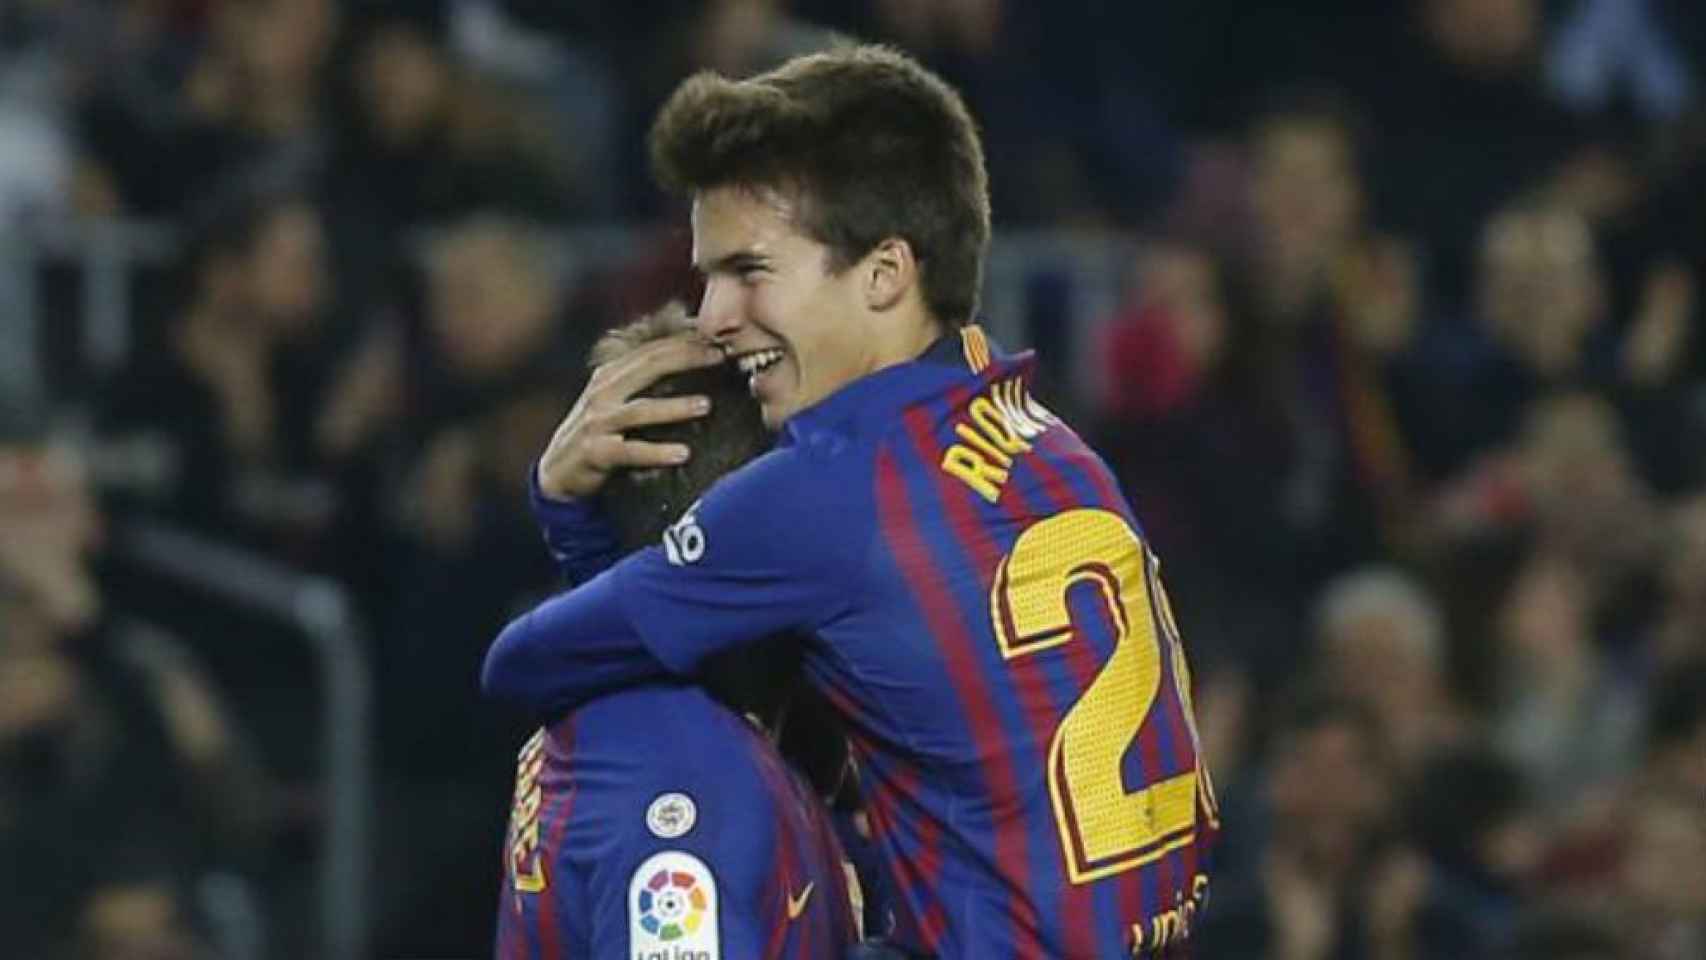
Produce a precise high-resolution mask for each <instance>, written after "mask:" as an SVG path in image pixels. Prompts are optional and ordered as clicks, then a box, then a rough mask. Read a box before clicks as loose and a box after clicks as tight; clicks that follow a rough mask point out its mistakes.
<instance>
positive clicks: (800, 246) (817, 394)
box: [693, 187, 881, 429]
mask: <svg viewBox="0 0 1706 960" xmlns="http://www.w3.org/2000/svg"><path fill="white" fill-rule="evenodd" d="M792 214H793V205H792V203H791V202H790V201H789V200H788V199H786V198H784V197H782V196H780V195H778V194H777V193H775V192H774V191H767V190H753V189H748V188H742V187H719V188H717V189H714V190H706V191H703V192H701V193H700V194H699V195H698V196H697V197H696V198H695V199H694V202H693V263H694V265H695V267H697V268H698V269H699V270H700V271H701V272H702V273H703V274H704V275H705V297H704V299H703V300H702V301H701V302H700V304H699V316H698V320H697V323H698V327H699V331H700V332H701V333H703V334H704V335H705V336H707V337H709V338H710V339H711V340H712V341H714V342H715V343H717V344H718V345H719V346H721V347H722V348H723V350H724V351H725V352H726V353H728V354H729V356H731V357H733V358H734V359H735V361H736V362H737V363H738V364H740V367H741V370H742V371H743V372H745V373H747V374H748V381H747V382H748V385H749V387H750V389H751V390H752V395H753V396H754V397H755V398H757V400H758V404H759V407H760V409H762V411H763V413H764V422H765V424H766V425H767V426H769V427H771V428H772V429H774V428H776V427H779V426H781V424H782V422H783V421H784V420H786V419H788V418H789V417H791V416H793V415H794V414H795V413H798V412H799V411H801V410H804V409H805V408H807V407H809V406H811V405H813V404H815V403H817V402H818V401H819V400H822V399H823V398H825V397H827V396H829V395H830V394H831V393H834V392H835V391H836V390H838V389H840V388H841V387H843V386H845V385H846V384H848V383H850V382H852V381H854V380H857V379H858V378H860V377H862V376H864V375H866V374H868V373H871V372H872V371H874V370H876V369H878V367H879V366H881V364H880V363H879V359H878V358H879V354H878V351H877V347H878V344H877V342H876V341H877V339H879V338H877V337H874V336H873V335H872V334H873V331H872V330H871V329H870V328H869V324H867V323H866V322H865V319H866V315H865V311H864V310H863V299H862V296H861V294H860V291H859V288H858V286H857V282H856V277H857V275H858V273H859V271H857V270H843V271H840V272H839V273H832V272H831V271H830V269H829V266H830V251H829V248H828V247H825V246H824V245H823V244H821V243H818V242H817V241H815V240H812V239H811V238H809V237H807V236H806V235H805V234H803V233H801V232H800V231H799V229H798V228H796V227H795V226H794V222H793V216H792Z"/></svg>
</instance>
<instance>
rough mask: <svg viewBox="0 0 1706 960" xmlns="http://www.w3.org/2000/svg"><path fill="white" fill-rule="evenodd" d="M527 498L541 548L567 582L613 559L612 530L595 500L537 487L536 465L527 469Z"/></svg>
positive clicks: (596, 571) (596, 572) (590, 573)
mask: <svg viewBox="0 0 1706 960" xmlns="http://www.w3.org/2000/svg"><path fill="white" fill-rule="evenodd" d="M527 502H528V505H529V506H530V507H532V509H533V518H534V519H535V520H536V521H538V523H539V532H540V534H541V536H543V537H544V540H545V549H546V550H547V551H548V552H549V553H550V554H551V560H552V562H553V563H555V564H556V565H557V572H558V573H559V574H561V575H562V577H563V581H564V582H565V583H566V584H568V585H569V586H574V585H576V584H580V583H585V582H587V581H588V580H591V579H592V578H593V577H595V576H597V575H599V574H600V573H603V572H604V571H605V570H608V569H610V567H611V566H612V565H613V564H615V563H616V560H617V558H618V557H619V556H620V551H619V550H618V545H617V540H616V531H615V529H614V528H612V527H611V525H610V521H609V519H608V518H606V517H605V516H604V512H603V511H602V510H600V509H599V505H598V502H597V501H596V500H591V499H585V498H579V497H576V498H570V499H567V500H557V499H554V498H552V497H550V496H547V495H546V493H545V491H544V490H542V489H540V487H539V468H538V465H537V464H536V465H534V466H532V467H529V468H528V470H527Z"/></svg>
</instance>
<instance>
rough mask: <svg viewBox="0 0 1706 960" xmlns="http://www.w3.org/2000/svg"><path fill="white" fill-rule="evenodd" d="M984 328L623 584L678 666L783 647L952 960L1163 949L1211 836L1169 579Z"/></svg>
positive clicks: (636, 567)
mask: <svg viewBox="0 0 1706 960" xmlns="http://www.w3.org/2000/svg"><path fill="white" fill-rule="evenodd" d="M1032 366H1033V359H1032V358H1031V357H1030V356H1029V355H1021V356H1018V357H1004V356H998V355H996V354H995V353H994V352H993V351H992V350H991V349H990V347H989V345H988V342H987V341H986V340H985V339H984V337H983V335H982V334H981V332H980V331H979V330H978V329H977V328H976V327H971V328H968V329H966V330H965V331H963V332H962V334H961V335H960V336H957V337H952V338H945V339H944V340H942V341H940V342H939V343H938V344H937V345H936V346H935V347H933V348H932V349H931V351H929V352H928V353H927V354H926V355H925V356H923V357H922V358H920V359H919V360H917V361H915V362H912V363H907V364H902V365H899V366H895V367H890V368H887V369H884V370H881V371H879V372H877V373H875V374H872V375H871V376H868V377H865V378H863V379H860V380H858V381H855V382H854V383H852V384H850V385H848V386H847V387H845V388H843V389H842V390H841V391H839V392H837V393H836V394H834V395H832V396H830V397H829V398H827V399H826V400H824V401H823V402H821V403H820V404H818V405H816V406H814V407H812V408H810V409H808V410H805V411H803V412H801V413H799V414H797V415H796V416H795V417H793V418H791V419H790V420H789V421H788V423H787V424H786V425H785V427H784V431H783V436H782V438H781V440H780V442H779V444H778V447H777V449H776V450H774V451H772V452H771V453H769V454H767V455H765V456H764V457H761V458H760V459H758V460H757V461H754V462H753V463H752V464H749V465H748V466H747V467H745V468H743V469H741V470H739V471H737V472H735V473H733V474H731V475H729V476H728V477H725V478H724V479H723V480H722V481H721V482H720V483H718V484H717V485H716V486H715V487H713V488H712V489H711V490H710V492H709V493H708V494H707V496H706V497H705V498H704V499H703V500H702V501H701V502H700V503H699V504H697V505H696V506H695V507H694V509H692V510H690V511H689V512H688V513H687V514H686V515H685V516H684V517H683V518H682V519H681V521H680V522H679V523H677V524H676V526H675V527H674V528H673V529H672V530H671V531H670V532H669V534H668V535H666V537H665V542H664V544H663V545H662V547H661V548H657V549H650V550H646V551H642V552H640V553H638V554H635V555H632V556H630V557H628V558H626V559H625V560H624V561H622V562H621V563H619V564H618V565H617V566H616V567H615V568H614V569H613V570H612V571H611V572H610V574H609V576H610V577H611V580H610V582H609V584H608V585H607V587H606V589H609V590H610V592H611V593H612V595H613V596H614V597H615V598H616V600H615V601H614V602H615V604H616V605H618V606H619V607H620V610H621V614H622V618H623V619H625V620H626V621H627V623H629V624H631V625H632V628H633V629H634V630H635V631H636V632H637V633H638V635H639V636H640V638H641V639H642V640H643V642H644V643H645V645H646V647H647V648H648V649H649V650H650V652H651V654H652V655H653V656H655V657H656V658H657V659H658V660H659V661H661V662H662V663H663V664H664V665H665V666H666V667H667V668H669V669H670V670H671V671H673V672H676V673H679V674H689V673H691V672H692V671H693V670H694V669H695V668H696V667H697V666H698V665H699V664H700V663H701V662H703V660H704V659H705V658H706V657H708V656H710V655H711V654H713V653H716V652H718V651H720V650H723V649H726V648H729V647H732V646H736V645H739V644H741V643H743V642H745V641H749V640H751V639H752V638H755V637H760V636H767V635H770V634H772V633H774V632H776V631H778V630H780V629H784V628H794V629H803V630H807V631H811V632H812V633H814V634H815V636H816V640H815V642H814V643H813V645H812V647H811V648H810V649H809V651H808V653H807V658H806V669H807V672H808V675H809V677H810V678H811V680H812V681H813V682H814V683H815V684H816V685H817V686H818V687H819V688H820V689H822V690H823V692H824V693H825V695H826V696H827V697H828V698H829V699H830V700H831V701H832V702H833V703H834V704H835V705H836V707H837V709H838V710H839V711H840V712H841V713H842V714H843V715H844V718H845V719H846V720H847V722H848V726H849V734H850V739H851V743H852V748H853V751H854V755H855V758H856V760H857V762H858V764H859V768H860V773H861V781H862V783H863V784H864V789H865V791H866V792H865V800H866V803H867V809H868V812H869V815H870V818H871V820H872V823H873V826H874V828H875V833H876V839H877V842H878V844H879V847H880V850H881V852H882V860H883V863H884V866H885V869H886V871H887V877H886V880H887V884H886V886H887V887H888V888H889V890H890V891H891V893H892V894H893V896H894V897H895V899H896V909H895V913H896V916H895V928H894V930H893V931H892V938H893V939H894V940H895V942H897V943H899V944H901V945H903V946H906V947H908V948H911V949H914V950H917V951H920V952H925V953H931V954H935V955H937V956H940V957H944V958H950V957H951V958H959V957H967V958H978V960H986V958H989V957H1026V958H1030V957H1051V958H1069V957H1071V958H1076V957H1083V958H1104V957H1109V956H1134V955H1135V956H1149V955H1162V954H1164V953H1166V952H1168V951H1169V950H1173V949H1174V948H1176V947H1182V945H1183V944H1184V942H1185V941H1186V940H1188V932H1189V929H1190V927H1191V925H1192V923H1193V921H1194V919H1195V915H1196V913H1197V911H1199V910H1200V909H1201V908H1202V905H1203V902H1204V899H1205V897H1206V894H1207V887H1208V879H1207V876H1208V874H1207V865H1208V855H1209V851H1210V847H1211V846H1212V843H1213V840H1214V838H1215V836H1216V833H1217V831H1218V819H1217V816H1218V815H1217V812H1216V805H1215V800H1214V795H1213V789H1212V787H1211V784H1210V782H1209V778H1208V774H1207V771H1206V770H1205V769H1204V767H1203V765H1202V763H1201V759H1200V756H1199V753H1200V751H1199V749H1198V745H1197V741H1198V737H1197V734H1196V730H1195V721H1194V719H1193V717H1192V708H1191V693H1190V690H1191V686H1190V673H1189V669H1188V667H1187V664H1186V657H1185V651H1184V648H1183V646H1182V644H1181V641H1180V638H1179V635H1178V630H1177V628H1176V626H1175V622H1174V618H1173V615H1172V611H1171V609H1170V607H1169V603H1168V599H1167V594H1166V591H1165V589H1164V588H1163V586H1162V581H1161V577H1160V563H1159V561H1158V559H1157V558H1156V556H1155V554H1154V553H1153V552H1152V551H1151V550H1150V548H1149V547H1148V545H1147V544H1146V543H1145V541H1144V538H1143V534H1142V530H1141V528H1140V527H1139V525H1138V522H1137V520H1136V518H1135V517H1134V516H1133V514H1132V511H1131V508H1130V506H1129V505H1128V504H1127V502H1126V500H1125V498H1124V497H1123V495H1122V494H1121V493H1120V491H1119V489H1118V487H1117V485H1116V482H1115V480H1114V478H1113V476H1112V475H1111V473H1110V472H1109V470H1108V469H1107V467H1106V465H1105V464H1104V463H1103V462H1102V460H1101V459H1100V458H1099V457H1098V456H1097V455H1096V454H1095V453H1093V452H1092V451H1091V450H1090V449H1089V448H1088V447H1087V446H1086V445H1085V444H1084V443H1083V442H1082V441H1081V440H1080V439H1079V437H1078V436H1077V435H1076V434H1075V433H1074V432H1073V431H1072V430H1071V429H1069V428H1068V427H1067V426H1066V425H1064V424H1063V423H1061V422H1060V420H1059V419H1058V418H1056V417H1055V416H1054V415H1053V414H1051V413H1050V412H1049V411H1048V410H1047V409H1045V408H1044V407H1043V406H1042V405H1041V404H1039V403H1038V402H1037V401H1036V399H1035V398H1034V397H1033V396H1032V395H1031V392H1030V386H1029V379H1030V374H1031V370H1032Z"/></svg>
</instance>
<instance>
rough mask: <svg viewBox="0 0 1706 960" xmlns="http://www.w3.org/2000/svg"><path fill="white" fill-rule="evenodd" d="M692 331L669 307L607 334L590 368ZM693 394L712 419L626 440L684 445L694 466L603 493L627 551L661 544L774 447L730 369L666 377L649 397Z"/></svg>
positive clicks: (625, 476) (642, 473) (618, 476)
mask: <svg viewBox="0 0 1706 960" xmlns="http://www.w3.org/2000/svg"><path fill="white" fill-rule="evenodd" d="M690 329H692V322H691V321H690V320H688V318H687V311H686V310H685V309H684V308H683V307H682V306H681V304H679V303H671V304H669V305H668V306H666V307H664V308H663V309H661V310H658V311H657V312H655V313H652V314H649V315H647V316H645V317H642V318H640V319H639V320H636V321H634V322H633V323H631V324H629V325H627V326H625V327H620V328H618V329H616V330H613V331H611V332H610V333H607V334H605V335H604V337H603V338H602V339H600V340H599V341H598V342H597V343H596V344H594V345H593V348H592V365H593V366H600V365H602V364H605V363H609V362H610V361H612V360H615V359H617V358H618V357H621V356H623V355H624V354H627V353H629V352H630V351H633V350H635V349H638V348H639V347H641V346H643V345H644V344H646V343H649V342H651V341H653V340H657V339H660V338H662V337H667V336H671V335H673V334H678V333H683V332H685V331H687V330H690ZM695 394H703V395H704V396H707V397H710V398H711V412H710V414H709V415H707V416H705V417H701V418H699V419H697V420H688V421H685V422H682V423H670V424H661V425H658V426H651V427H641V428H639V429H636V430H633V431H630V432H629V437H630V438H631V439H635V440H647V441H651V442H653V443H683V444H686V445H687V446H688V447H689V448H690V449H691V450H692V451H693V458H692V459H691V460H689V461H688V462H687V463H685V464H683V465H681V466H679V467H670V468H667V469H656V470H622V471H618V472H617V473H615V474H613V475H612V476H611V477H610V480H609V482H607V483H606V484H605V485H604V507H605V510H606V512H607V514H608V515H609V517H610V519H611V522H612V523H613V525H614V526H615V528H616V535H617V537H618V538H619V539H620V540H621V542H622V546H623V548H624V549H626V550H635V549H638V548H640V547H643V546H647V545H649V544H654V543H657V542H658V538H660V537H662V536H663V532H664V530H665V529H666V528H668V527H669V525H670V524H672V523H674V522H675V521H676V520H677V519H679V518H680V517H681V515H682V513H683V512H685V511H686V510H687V508H688V507H690V506H692V505H693V502H694V501H695V500H698V499H699V498H700V497H702V496H704V495H705V491H706V490H708V489H710V487H711V484H713V483H715V482H717V480H718V478H720V477H722V476H723V475H724V474H726V473H728V472H729V471H731V470H734V469H735V468H736V467H739V466H740V465H741V464H743V463H746V462H747V461H748V460H751V459H752V458H754V457H756V456H758V455H759V454H760V453H763V452H764V451H765V450H767V449H769V447H770V444H771V441H772V439H773V438H772V436H771V434H770V432H769V431H768V430H766V429H765V427H764V420H763V417H762V415H761V414H760V413H759V409H758V403H757V401H755V400H753V398H752V396H751V395H750V393H749V392H748V389H747V384H746V379H745V378H744V377H742V376H741V375H740V371H738V370H736V369H735V367H734V365H733V364H730V363H724V364H720V365H718V366H715V367H705V368H701V369H698V370H688V371H685V372H683V373H678V374H674V375H673V376H668V377H665V378H663V379H662V380H659V381H658V382H657V383H656V384H654V385H653V386H652V388H651V389H650V390H647V391H646V392H645V394H644V395H645V396H649V397H681V396H692V395H695Z"/></svg>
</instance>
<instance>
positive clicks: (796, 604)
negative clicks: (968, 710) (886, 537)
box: [481, 451, 872, 716]
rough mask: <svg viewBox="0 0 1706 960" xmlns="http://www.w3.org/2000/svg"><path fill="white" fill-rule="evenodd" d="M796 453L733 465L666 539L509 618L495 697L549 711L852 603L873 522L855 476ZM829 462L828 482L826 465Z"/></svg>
mask: <svg viewBox="0 0 1706 960" xmlns="http://www.w3.org/2000/svg"><path fill="white" fill-rule="evenodd" d="M815 466H817V465H816V464H812V463H809V462H806V461H804V460H803V459H802V458H801V457H800V456H799V455H797V454H794V453H792V452H790V451H780V452H776V453H771V454H768V455H766V456H764V457H761V458H760V459H758V460H756V461H754V462H753V463H751V464H749V465H748V466H746V467H744V468H742V469H741V470H738V471H736V472H735V473H733V474H730V475H729V476H728V477H725V478H724V479H723V480H722V481H721V482H720V483H718V484H717V485H716V486H714V487H712V488H711V490H710V492H709V493H707V494H706V496H705V498H704V499H703V500H701V501H700V502H699V503H697V504H695V505H694V506H693V507H692V508H690V509H689V510H688V511H687V513H686V514H684V515H683V516H682V517H681V519H680V520H678V521H677V522H676V523H675V525H674V526H672V527H670V528H669V529H668V530H667V531H665V532H664V537H663V543H662V544H660V545H659V546H655V547H648V548H646V549H644V550H641V551H638V552H637V553H634V554H630V555H629V556H628V557H627V558H626V559H624V560H622V561H621V562H620V563H618V564H617V565H616V566H615V567H613V568H611V569H610V570H607V571H605V572H604V573H602V574H599V575H598V576H596V577H594V578H593V579H592V580H590V581H588V582H587V583H584V584H582V585H581V586H579V587H576V588H574V589H573V590H569V591H568V592H566V593H562V594H559V595H557V596H555V597H552V598H550V599H549V600H546V601H545V602H543V603H541V604H540V605H539V606H537V607H535V608H534V609H533V610H531V611H529V612H527V613H525V614H523V615H521V616H519V617H517V618H516V619H514V620H512V621H510V623H509V625H508V626H506V627H504V629H503V632H502V633H500V634H499V635H498V638H497V640H496V642H494V643H493V644H492V647H491V649H490V650H488V651H487V653H486V661H485V666H484V669H483V672H482V674H481V687H482V689H483V690H484V691H485V693H486V695H487V696H489V697H493V698H495V699H499V700H504V701H507V702H509V703H512V704H514V705H515V706H516V707H519V708H521V709H524V710H530V711H533V712H534V713H536V714H538V715H540V716H554V715H559V714H561V713H562V712H564V711H567V710H570V709H573V708H574V707H576V706H578V705H579V704H581V703H584V702H586V701H587V700H589V699H591V698H592V697H594V696H596V695H598V694H600V693H604V692H608V691H611V690H616V689H621V688H624V687H628V686H632V685H634V684H636V683H641V682H644V681H647V680H653V679H658V678H659V677H661V676H663V675H664V674H665V672H666V671H668V672H673V673H676V674H679V675H688V674H691V673H693V672H694V671H695V670H696V669H697V668H698V667H699V665H700V664H702V663H703V662H704V661H705V659H706V658H708V657H710V656H712V655H713V654H716V653H719V652H722V651H724V650H728V649H731V648H733V647H738V646H741V645H743V644H746V643H749V642H752V641H754V640H760V639H763V638H765V637H767V636H769V635H771V634H774V633H777V632H779V631H782V630H787V629H796V628H797V629H802V630H814V629H817V628H818V627H821V626H822V625H823V624H825V623H828V622H829V621H831V620H833V619H834V618H835V617H837V616H838V615H840V614H841V613H842V612H843V611H845V610H846V609H848V608H849V607H850V606H851V603H852V598H854V597H856V596H858V585H857V584H858V580H859V571H860V570H861V569H862V561H863V558H864V557H865V554H866V550H867V548H868V545H869V542H870V538H871V536H872V531H871V528H870V525H869V524H865V523H862V522H861V520H860V517H859V514H858V510H857V504H856V503H854V502H853V498H852V497H850V496H848V495H847V494H846V493H845V492H844V491H845V490H848V489H850V488H851V484H849V483H846V482H844V481H841V480H839V478H838V476H839V475H836V474H834V473H833V471H823V470H814V469H811V468H812V467H815ZM824 473H828V474H830V479H831V481H832V482H829V483H823V482H820V481H819V480H818V479H817V477H815V476H814V474H824Z"/></svg>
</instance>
